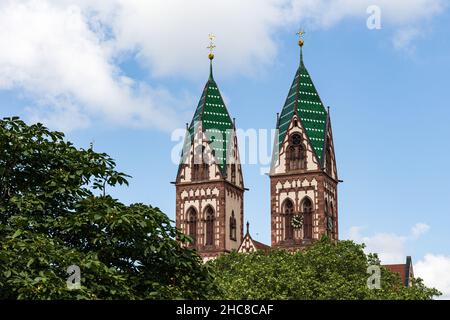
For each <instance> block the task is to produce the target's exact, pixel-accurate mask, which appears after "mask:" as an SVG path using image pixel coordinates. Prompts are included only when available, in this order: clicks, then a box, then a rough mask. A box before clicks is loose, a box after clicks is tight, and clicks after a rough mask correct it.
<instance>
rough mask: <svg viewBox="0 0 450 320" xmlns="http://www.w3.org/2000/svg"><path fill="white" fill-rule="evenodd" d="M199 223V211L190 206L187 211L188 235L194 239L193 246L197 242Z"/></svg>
mask: <svg viewBox="0 0 450 320" xmlns="http://www.w3.org/2000/svg"><path fill="white" fill-rule="evenodd" d="M197 221H198V212H197V209H196V208H195V207H194V206H190V207H189V209H187V211H186V225H187V235H189V236H190V237H191V238H192V239H193V242H192V245H195V244H196V242H197Z"/></svg>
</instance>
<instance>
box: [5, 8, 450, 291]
mask: <svg viewBox="0 0 450 320" xmlns="http://www.w3.org/2000/svg"><path fill="white" fill-rule="evenodd" d="M112 2H117V3H116V4H115V6H112V5H111V6H110V5H106V4H101V1H93V2H88V1H83V0H80V1H66V0H64V1H58V2H57V1H51V0H37V1H19V0H18V1H6V2H5V4H1V5H0V21H2V22H0V45H1V47H2V48H3V49H2V51H4V52H2V53H0V116H2V117H3V116H11V115H19V116H21V117H23V118H24V119H26V120H28V121H30V122H33V121H43V122H44V123H45V124H47V125H48V126H50V127H51V128H53V129H60V130H64V131H66V133H67V138H68V139H69V140H71V141H73V142H74V143H75V144H76V145H77V146H80V147H87V146H88V145H89V143H90V142H92V141H94V145H95V149H96V150H97V151H101V152H106V153H108V154H110V155H111V156H112V157H113V158H115V159H116V160H117V163H118V168H119V170H121V171H124V172H126V173H128V174H130V175H132V176H133V178H132V179H131V180H130V187H128V188H117V189H115V190H111V192H112V194H113V195H114V196H115V197H117V198H119V199H121V200H122V201H123V202H125V203H133V202H144V203H148V204H151V205H154V206H157V207H159V208H161V209H162V210H163V211H164V212H166V213H167V214H168V215H169V216H170V217H171V218H172V219H174V218H175V214H174V209H175V188H174V186H172V185H171V184H170V182H171V181H173V180H174V179H175V175H176V170H177V165H176V164H175V163H173V162H172V161H171V152H172V148H173V147H174V145H175V144H176V142H173V141H171V132H172V131H173V130H174V129H175V128H180V127H181V128H183V124H184V123H185V122H190V120H191V118H192V115H193V113H194V109H195V107H196V105H197V102H198V99H199V98H200V95H201V91H202V88H203V86H204V83H205V82H206V81H207V77H208V71H209V70H208V68H209V62H208V59H207V53H208V52H207V50H206V45H207V44H208V39H207V35H208V33H210V32H214V33H215V34H216V36H217V40H216V44H217V47H218V48H217V52H216V59H215V60H214V74H215V80H216V81H217V83H218V85H219V88H220V90H221V93H222V95H223V96H224V97H225V100H226V101H227V107H228V110H229V112H230V113H231V115H232V116H233V117H236V118H237V126H238V127H239V128H241V129H244V130H247V129H272V128H273V126H274V124H275V115H276V113H277V112H279V111H280V110H281V107H282V105H283V103H284V100H285V98H286V95H287V92H288V90H289V86H290V84H291V82H292V79H293V77H294V74H295V71H296V68H297V67H298V63H299V49H298V46H297V45H296V41H297V38H296V35H295V33H296V31H297V30H298V28H299V26H304V27H305V28H306V30H307V34H306V36H305V42H306V44H305V47H304V59H305V64H306V66H307V68H308V70H309V72H310V74H311V76H312V79H313V81H314V82H315V85H316V88H317V90H318V92H319V94H320V96H321V98H322V100H323V101H324V103H325V104H326V105H329V106H330V107H331V114H332V124H333V133H334V141H335V147H336V154H337V160H338V169H339V175H340V178H341V179H342V180H344V183H342V184H341V185H340V188H339V215H340V217H339V219H340V220H339V222H340V236H341V238H342V239H348V238H352V239H355V240H356V241H359V242H366V243H367V244H368V246H369V249H370V250H373V251H378V252H380V254H381V256H382V257H383V258H384V260H385V262H398V263H401V262H403V260H404V257H405V256H406V255H412V256H413V261H414V262H415V263H416V265H415V267H416V269H417V270H416V271H417V272H418V273H420V276H422V277H423V278H425V280H426V281H427V283H428V284H431V285H435V286H440V289H441V290H443V291H444V292H446V294H448V295H449V297H450V279H449V278H448V275H447V278H446V279H444V278H443V277H442V274H446V273H448V272H446V270H450V249H449V248H450V236H449V235H448V232H449V230H450V227H449V225H450V201H449V199H450V171H449V170H448V168H447V166H448V164H449V163H450V151H449V148H448V147H449V142H448V139H449V138H450V126H449V125H448V121H449V120H450V108H449V103H448V101H450V90H449V89H448V86H449V80H448V75H449V74H450V40H449V37H448V34H447V33H448V30H449V28H450V11H449V10H448V9H447V7H446V6H445V2H444V1H438V0H418V1H402V0H399V1H391V2H389V1H372V2H371V3H370V4H372V3H376V4H378V5H379V6H380V9H381V23H382V28H381V29H380V30H369V29H368V28H367V26H366V20H367V18H368V16H369V15H368V14H367V13H366V11H365V9H366V8H367V5H368V4H369V2H367V3H366V1H352V0H346V1H327V0H321V1H317V2H315V3H314V4H312V3H311V2H309V1H301V0H292V1H287V0H280V1H276V0H268V1H264V2H261V5H259V6H258V10H256V12H254V13H251V8H252V5H253V6H256V2H255V1H253V2H252V1H249V2H247V3H245V4H242V5H241V6H239V4H238V3H239V2H235V1H228V2H226V3H225V1H215V2H214V4H211V6H215V8H214V12H216V13H210V12H208V11H207V10H206V9H204V3H203V2H202V1H193V3H192V4H191V5H189V6H188V5H186V4H185V3H184V2H178V5H177V6H173V5H172V4H165V2H164V1H155V2H154V3H153V2H152V4H149V3H146V4H144V3H142V4H132V5H131V4H130V5H128V4H126V2H123V1H120V0H117V1H112ZM175 2H177V1H175ZM137 3H139V2H137ZM19 4H22V5H23V6H19ZM258 4H260V3H259V2H258ZM140 6H142V7H140ZM181 6H184V7H181ZM155 11H156V14H155V13H154V12H155ZM168 12H170V13H171V14H172V15H173V16H172V15H171V16H170V17H169V16H164V17H159V15H160V14H162V13H165V14H167V13H168ZM217 12H218V13H217ZM112 13H115V15H113V14H112ZM189 13H191V14H192V15H193V16H192V18H189V16H190V15H189ZM194 14H196V15H194ZM158 17H159V18H158ZM180 20H181V21H180ZM231 20H232V21H231ZM23 21H27V22H26V23H25V25H24V24H22V23H21V22H23ZM230 21H231V22H230ZM65 28H67V29H65ZM270 145H271V144H270ZM260 171H261V165H250V164H247V165H244V179H245V183H246V186H247V187H248V188H250V191H249V192H247V193H246V195H245V211H244V212H245V219H246V220H249V221H250V223H251V230H252V234H253V236H254V238H256V239H258V240H260V241H262V242H265V243H270V223H269V221H270V213H269V179H268V177H267V176H265V175H262V174H261V172H260ZM431 265H433V268H435V269H433V268H432V267H431ZM437 275H440V276H439V279H440V280H439V281H438V280H437V278H438V276H437ZM443 279H444V280H443ZM447 290H448V291H447Z"/></svg>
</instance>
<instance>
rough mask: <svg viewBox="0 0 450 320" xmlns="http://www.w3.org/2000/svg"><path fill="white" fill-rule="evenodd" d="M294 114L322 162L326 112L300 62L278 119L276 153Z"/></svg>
mask: <svg viewBox="0 0 450 320" xmlns="http://www.w3.org/2000/svg"><path fill="white" fill-rule="evenodd" d="M295 112H297V114H298V116H299V118H300V121H301V123H302V125H303V127H304V128H305V131H306V134H307V135H308V138H309V140H310V142H311V144H312V147H313V149H314V152H315V153H316V156H317V158H318V159H319V161H321V162H322V161H323V159H322V158H323V149H324V145H325V136H326V123H327V111H326V109H325V107H324V105H323V103H322V100H321V99H320V96H319V94H318V92H317V90H316V88H315V86H314V83H313V82H312V79H311V76H310V75H309V73H308V70H307V69H306V67H305V65H304V64H303V61H301V64H300V67H299V68H298V70H297V72H296V74H295V78H294V81H293V82H292V85H291V88H290V90H289V94H288V97H287V98H286V102H285V104H284V106H283V109H282V112H281V115H280V118H279V123H278V128H279V133H278V151H279V150H280V147H281V144H282V142H283V140H284V139H285V137H286V131H287V128H288V126H289V124H290V122H291V120H292V117H293V116H294V114H295Z"/></svg>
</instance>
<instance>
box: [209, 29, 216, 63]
mask: <svg viewBox="0 0 450 320" xmlns="http://www.w3.org/2000/svg"><path fill="white" fill-rule="evenodd" d="M208 38H209V46H207V48H208V49H209V55H208V58H209V60H213V59H214V49H215V48H216V45H215V44H214V40H216V36H215V35H213V34H212V33H210V34H209V35H208Z"/></svg>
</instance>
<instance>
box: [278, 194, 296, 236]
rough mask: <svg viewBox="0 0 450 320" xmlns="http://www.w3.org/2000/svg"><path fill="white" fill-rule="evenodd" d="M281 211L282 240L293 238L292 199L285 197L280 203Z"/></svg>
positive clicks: (293, 208) (293, 209)
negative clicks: (282, 223) (282, 224)
mask: <svg viewBox="0 0 450 320" xmlns="http://www.w3.org/2000/svg"><path fill="white" fill-rule="evenodd" d="M281 211H282V214H283V220H284V240H293V239H294V227H293V226H292V218H293V217H294V212H295V207H294V201H292V200H291V199H290V198H287V199H285V200H284V201H283V203H282V205H281Z"/></svg>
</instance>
